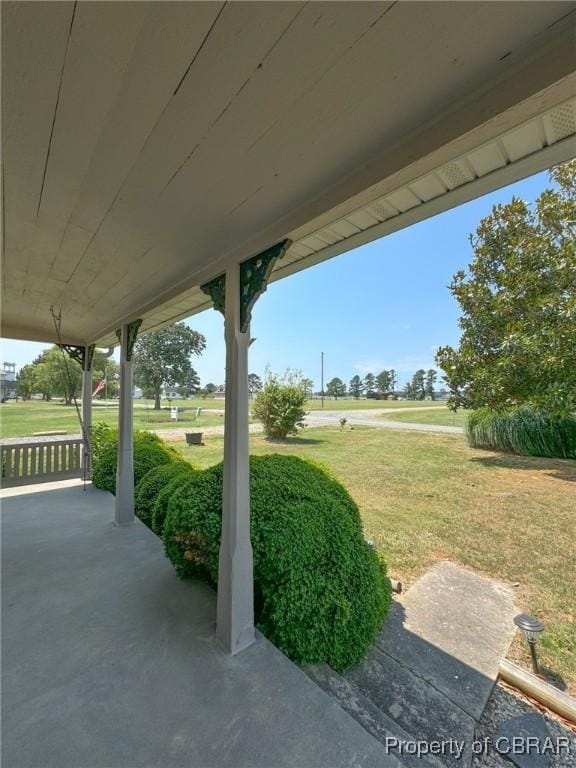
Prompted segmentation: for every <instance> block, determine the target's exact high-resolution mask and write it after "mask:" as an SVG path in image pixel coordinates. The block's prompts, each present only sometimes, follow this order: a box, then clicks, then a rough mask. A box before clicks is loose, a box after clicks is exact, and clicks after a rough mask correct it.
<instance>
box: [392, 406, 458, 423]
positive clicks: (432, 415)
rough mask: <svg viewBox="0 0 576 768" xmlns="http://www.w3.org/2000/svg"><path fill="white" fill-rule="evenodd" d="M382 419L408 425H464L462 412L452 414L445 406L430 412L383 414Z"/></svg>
mask: <svg viewBox="0 0 576 768" xmlns="http://www.w3.org/2000/svg"><path fill="white" fill-rule="evenodd" d="M382 418H383V419H388V420H390V421H403V422H408V423H409V424H441V425H443V426H449V427H463V426H464V425H465V424H466V414H465V413H464V411H458V412H457V413H454V412H453V411H449V410H448V408H447V407H446V405H442V406H440V407H439V408H435V409H434V410H430V411H414V412H413V413H383V414H382Z"/></svg>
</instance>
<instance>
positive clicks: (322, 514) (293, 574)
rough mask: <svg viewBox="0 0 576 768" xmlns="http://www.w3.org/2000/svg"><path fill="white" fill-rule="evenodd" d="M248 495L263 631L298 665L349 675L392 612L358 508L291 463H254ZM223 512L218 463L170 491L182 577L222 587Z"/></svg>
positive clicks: (309, 468)
mask: <svg viewBox="0 0 576 768" xmlns="http://www.w3.org/2000/svg"><path fill="white" fill-rule="evenodd" d="M250 488H251V508H252V517H251V537H252V546H253V550H254V591H255V605H254V607H255V616H256V623H257V626H258V628H259V629H260V630H261V631H262V632H263V633H264V634H265V635H266V636H267V637H268V638H269V639H270V640H271V641H272V642H273V643H274V644H275V645H276V646H277V647H278V648H280V650H282V651H283V652H284V653H285V654H287V655H288V656H289V657H290V658H291V659H293V660H294V661H296V662H298V663H303V662H312V661H325V662H327V663H328V664H330V665H331V666H332V667H333V668H334V669H336V670H343V669H345V668H346V667H348V666H350V665H351V664H354V663H356V662H358V661H359V660H360V659H361V658H362V657H363V656H364V655H365V653H366V651H367V650H368V648H369V647H370V645H371V643H372V642H373V641H374V639H375V637H376V634H377V632H378V630H379V628H380V626H381V624H382V621H383V619H384V617H385V616H386V613H387V611H388V608H389V605H390V583H389V581H388V579H387V577H386V573H385V567H384V565H383V563H382V562H381V561H380V560H379V559H378V556H377V555H376V553H375V552H374V551H373V550H372V549H371V547H370V546H369V545H368V544H367V542H366V541H365V540H364V537H363V535H362V525H361V521H360V515H359V512H358V507H357V506H356V504H355V503H354V501H353V499H352V498H351V497H350V496H349V494H348V493H347V492H346V490H345V489H344V488H343V486H342V485H341V484H340V483H339V482H338V481H337V480H335V479H334V478H333V477H331V476H330V475H329V474H328V473H327V472H326V471H324V470H323V469H322V468H321V467H319V466H318V465H316V464H314V463H312V462H310V461H306V460H303V459H300V458H297V457H295V456H279V455H271V456H258V457H251V459H250ZM221 509H222V464H219V465H217V466H215V467H211V468H210V469H207V470H204V471H202V472H196V473H194V475H192V476H190V477H189V478H186V479H185V480H184V481H183V482H182V483H181V484H180V485H179V487H178V488H176V489H175V490H174V491H173V493H172V495H171V498H170V501H169V504H168V515H167V517H166V522H165V525H164V544H165V548H166V553H167V555H168V557H169V558H170V560H171V562H172V564H173V565H174V567H175V569H176V571H177V573H178V574H179V575H180V576H182V577H186V576H195V577H201V578H205V579H207V580H208V581H210V582H211V583H212V584H216V582H217V579H218V550H219V547H220V529H221Z"/></svg>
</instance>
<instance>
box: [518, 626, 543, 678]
mask: <svg viewBox="0 0 576 768" xmlns="http://www.w3.org/2000/svg"><path fill="white" fill-rule="evenodd" d="M514 624H516V626H517V627H518V629H520V630H521V631H522V634H523V635H524V637H525V638H526V641H527V642H528V645H529V646H530V655H531V656H532V668H533V669H534V672H535V673H536V674H537V675H539V674H540V668H539V667H538V658H537V657H536V643H537V642H538V638H539V636H540V632H542V631H543V630H544V624H542V622H541V621H540V620H539V619H537V618H536V617H535V616H529V615H528V614H527V613H519V614H518V616H514Z"/></svg>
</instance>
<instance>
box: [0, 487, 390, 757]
mask: <svg viewBox="0 0 576 768" xmlns="http://www.w3.org/2000/svg"><path fill="white" fill-rule="evenodd" d="M19 490H20V491H22V489H19ZM34 491H35V492H34V493H29V494H26V493H20V494H18V495H13V496H11V497H10V498H4V499H3V501H2V550H3V559H2V567H3V573H2V592H3V606H2V607H3V622H2V635H3V636H2V672H3V675H2V704H3V723H2V725H3V728H2V735H3V739H2V758H3V760H2V765H5V766H7V767H8V766H9V768H145V767H146V768H184V766H186V768H227V767H229V768H260V767H261V768H276V767H278V768H352V767H356V768H399V767H400V762H399V761H398V759H397V758H395V757H393V756H386V755H384V754H383V751H382V745H381V744H380V743H379V742H377V741H376V740H375V739H374V738H373V737H372V736H371V735H369V734H368V733H367V732H366V731H365V730H364V729H363V728H362V727H361V726H360V725H359V724H358V723H357V722H355V721H354V720H353V719H352V718H351V717H350V716H349V715H348V714H347V713H345V712H344V711H343V710H342V709H341V708H340V707H339V706H338V704H337V703H336V702H334V701H333V700H331V699H330V698H329V697H328V696H327V695H326V694H325V693H324V692H322V691H321V690H320V689H319V688H318V687H317V686H316V685H315V684H314V683H313V682H312V681H311V680H309V679H308V678H307V677H306V676H305V675H304V674H303V673H302V671H301V670H300V669H299V668H298V667H296V666H295V665H294V664H293V663H292V662H290V661H289V660H288V659H287V658H286V657H285V656H283V655H282V654H281V653H280V652H279V651H278V650H277V649H276V648H275V647H274V646H273V645H271V644H270V643H269V642H268V641H267V640H265V639H264V638H263V637H262V636H259V637H258V640H257V642H256V644H255V645H253V646H251V647H250V648H249V649H247V650H246V651H244V652H243V653H241V654H239V655H238V656H235V657H229V656H226V655H225V654H224V653H222V652H221V651H220V649H219V647H218V645H217V644H216V642H215V638H214V621H215V595H214V593H213V592H212V590H210V589H209V588H208V587H207V586H205V585H203V584H200V583H194V582H191V581H180V580H179V579H178V578H177V577H176V575H175V573H174V571H173V569H172V566H171V565H170V563H169V562H168V560H167V559H166V558H165V556H164V553H163V548H162V543H161V541H160V540H159V539H158V538H157V537H156V536H155V535H154V534H152V533H151V532H150V531H149V530H148V529H147V528H146V527H145V526H144V525H142V523H140V522H139V521H138V520H136V522H135V523H134V524H133V525H131V526H129V527H126V528H118V527H116V526H114V525H113V524H112V520H113V518H114V512H113V497H112V496H111V495H110V494H108V493H106V492H103V491H97V490H96V489H94V488H92V487H91V486H89V487H88V490H87V491H85V492H84V491H82V488H81V487H79V486H78V485H75V486H74V485H68V487H64V488H58V489H53V490H50V491H44V492H38V491H37V489H36V488H34Z"/></svg>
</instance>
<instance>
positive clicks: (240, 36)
mask: <svg viewBox="0 0 576 768" xmlns="http://www.w3.org/2000/svg"><path fill="white" fill-rule="evenodd" d="M273 6H275V4H273V3H263V4H256V3H254V4H243V3H231V4H228V5H227V6H226V7H225V9H224V11H223V12H222V14H221V16H220V17H219V19H218V22H217V23H216V25H215V26H214V29H213V30H212V32H211V34H210V36H209V38H208V39H207V40H206V43H205V45H204V46H203V48H202V50H201V51H200V53H199V55H198V57H197V58H196V60H195V61H194V64H193V66H192V67H191V69H190V71H189V73H188V75H187V76H186V78H185V80H184V82H183V83H182V85H181V87H180V89H179V91H178V93H177V94H176V96H175V97H174V98H173V99H172V100H171V102H170V104H169V105H168V107H167V109H166V110H165V112H164V113H163V115H162V118H161V120H160V121H159V123H158V124H157V126H156V127H155V130H154V132H153V134H152V135H151V136H150V138H149V140H148V142H147V144H146V146H145V147H144V150H143V152H142V153H141V156H140V158H139V160H138V163H137V164H136V166H135V167H134V168H133V169H132V171H131V173H130V176H129V178H128V179H127V181H126V183H125V185H124V187H123V190H122V197H121V199H119V200H118V201H117V202H116V204H115V205H114V206H113V207H112V209H111V211H110V213H109V215H108V216H107V218H106V220H105V221H104V223H103V225H102V227H101V229H100V231H99V232H98V235H97V237H96V239H95V242H96V241H100V242H101V243H104V247H105V248H108V247H117V246H118V244H120V247H121V251H122V253H125V254H126V256H127V258H132V257H134V256H135V255H137V254H138V253H140V252H141V251H142V250H143V249H144V248H146V247H148V246H149V245H150V240H152V242H153V244H154V243H155V242H156V241H158V240H162V235H163V234H164V232H168V234H169V233H170V225H168V224H167V225H165V227H164V231H163V232H162V233H161V232H160V231H156V230H155V225H156V223H157V222H158V218H159V209H160V208H161V206H162V200H161V194H162V190H163V189H164V188H165V187H166V185H167V184H168V182H169V181H170V179H171V178H172V176H173V175H174V174H175V173H176V172H177V170H178V168H179V167H180V166H181V165H182V163H183V162H184V161H185V160H186V158H187V157H188V155H189V154H190V153H191V152H192V151H193V150H194V147H195V146H196V144H197V143H199V142H200V141H201V140H202V139H203V137H204V136H205V134H206V133H208V132H210V129H211V124H212V122H213V121H216V120H217V118H218V115H219V114H220V113H221V112H222V111H223V110H224V109H225V108H226V106H227V104H228V103H229V102H230V100H231V99H233V98H234V95H235V93H236V92H237V91H238V90H239V89H240V88H241V87H242V85H243V83H245V82H246V80H247V79H248V78H249V77H250V75H251V74H252V73H253V72H254V71H255V70H256V68H257V66H258V63H259V62H260V60H261V58H262V56H264V55H265V53H266V52H267V50H268V49H269V47H270V46H272V45H273V44H274V42H275V40H277V38H278V37H279V35H281V33H282V32H283V31H284V29H285V28H286V26H287V24H288V23H289V22H290V20H291V19H292V18H293V16H294V15H295V14H296V13H297V11H298V8H299V5H298V4H294V5H292V4H289V3H288V4H286V3H280V4H278V6H277V8H274V7H273ZM188 7H189V8H193V7H194V6H193V4H188ZM231 47H234V50H235V52H236V54H237V55H236V56H235V57H231V56H230V55H229V54H228V53H227V51H228V50H229V49H230V48H231ZM214 160H217V158H214ZM204 182H205V180H202V183H204ZM127 221H128V222H130V225H129V226H126V222H127ZM108 244H109V245H108ZM91 247H92V246H91Z"/></svg>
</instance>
